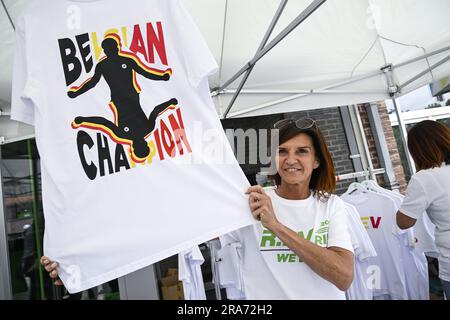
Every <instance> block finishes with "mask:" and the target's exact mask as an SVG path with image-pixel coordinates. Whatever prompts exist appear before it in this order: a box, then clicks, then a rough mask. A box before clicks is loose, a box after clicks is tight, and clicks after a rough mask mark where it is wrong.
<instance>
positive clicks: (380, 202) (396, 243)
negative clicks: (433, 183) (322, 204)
mask: <svg viewBox="0 0 450 320" xmlns="http://www.w3.org/2000/svg"><path fill="white" fill-rule="evenodd" d="M341 198H342V199H343V200H344V201H345V202H348V203H350V204H352V205H353V206H354V207H355V208H356V209H357V210H358V212H359V214H360V217H361V220H362V222H363V224H364V226H365V227H366V229H367V232H368V234H369V237H370V239H371V240H372V244H373V246H374V247H375V250H376V252H377V256H376V257H371V258H369V263H370V264H371V265H372V266H375V267H376V268H377V269H374V268H372V272H373V273H372V274H371V278H372V279H373V280H374V282H373V285H372V288H373V295H374V297H376V296H381V295H390V296H391V298H392V299H405V300H406V299H408V294H407V291H406V280H405V273H404V266H403V260H402V247H403V244H402V242H401V239H400V237H399V234H402V233H404V232H401V230H399V228H398V227H397V224H396V221H395V214H396V212H397V210H396V205H395V203H394V201H393V200H391V199H390V198H389V197H387V196H384V195H381V194H377V193H373V192H368V191H361V190H357V191H356V192H354V193H352V194H350V195H349V194H344V195H342V196H341ZM378 280H379V281H378Z"/></svg>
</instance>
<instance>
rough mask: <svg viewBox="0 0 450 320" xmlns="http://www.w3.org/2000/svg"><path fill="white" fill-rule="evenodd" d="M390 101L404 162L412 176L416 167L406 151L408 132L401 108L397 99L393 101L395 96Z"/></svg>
mask: <svg viewBox="0 0 450 320" xmlns="http://www.w3.org/2000/svg"><path fill="white" fill-rule="evenodd" d="M391 100H392V102H393V104H394V108H395V114H396V115H397V119H398V127H399V129H400V134H401V138H402V144H403V149H405V156H406V162H407V163H408V168H409V172H410V174H411V175H413V174H414V173H415V172H416V166H415V165H414V160H413V159H412V157H411V155H410V154H409V151H408V143H407V142H406V141H407V137H408V132H407V130H406V125H405V122H404V121H403V117H402V110H401V106H399V105H398V104H397V99H395V96H394V97H392V99H391Z"/></svg>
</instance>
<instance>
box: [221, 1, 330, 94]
mask: <svg viewBox="0 0 450 320" xmlns="http://www.w3.org/2000/svg"><path fill="white" fill-rule="evenodd" d="M325 2H326V0H315V1H314V2H313V3H311V4H310V5H309V6H308V8H306V9H305V10H304V11H303V12H302V13H300V14H299V15H298V16H297V18H295V20H294V21H292V22H291V23H290V24H289V25H288V26H287V27H286V28H285V29H284V30H283V31H281V32H280V33H279V34H278V36H276V37H275V38H274V39H273V40H272V41H271V42H270V43H269V44H268V45H267V46H266V47H264V49H263V50H261V51H259V52H258V53H257V54H256V56H255V57H254V58H253V59H252V60H250V61H249V62H247V64H246V65H245V66H244V67H242V68H241V69H240V70H239V71H238V72H237V73H236V74H235V75H234V76H233V77H231V79H230V80H228V81H227V82H225V84H224V85H222V86H221V87H220V88H218V89H215V90H213V91H219V92H220V91H221V90H223V89H225V88H226V87H228V86H229V85H230V84H231V83H233V82H234V81H235V80H236V79H237V78H239V77H240V76H241V75H242V74H243V73H244V72H245V71H247V70H248V69H250V68H251V67H252V66H253V65H255V63H256V62H258V61H259V59H261V58H262V57H263V56H264V55H265V54H266V53H268V52H269V51H270V50H272V49H273V48H274V47H275V46H276V45H277V44H278V43H279V42H280V41H281V40H283V39H284V38H285V37H286V36H287V35H288V34H289V33H291V31H292V30H294V29H295V28H296V27H298V25H299V24H301V23H302V22H303V21H304V20H306V18H308V17H309V16H310V15H311V14H312V13H313V12H314V11H316V10H317V9H318V8H319V7H320V6H321V5H322V4H324V3H325Z"/></svg>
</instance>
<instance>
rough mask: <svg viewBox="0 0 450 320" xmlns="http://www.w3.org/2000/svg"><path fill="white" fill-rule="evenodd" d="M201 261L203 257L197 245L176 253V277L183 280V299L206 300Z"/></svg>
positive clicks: (203, 260)
mask: <svg viewBox="0 0 450 320" xmlns="http://www.w3.org/2000/svg"><path fill="white" fill-rule="evenodd" d="M203 262H205V259H204V258H203V255H202V252H201V251H200V248H199V247H198V246H195V247H193V248H192V249H190V250H185V251H183V252H180V253H179V254H178V279H179V280H180V281H182V282H183V292H184V300H206V294H205V285H204V283H203V275H202V269H201V265H202V264H203Z"/></svg>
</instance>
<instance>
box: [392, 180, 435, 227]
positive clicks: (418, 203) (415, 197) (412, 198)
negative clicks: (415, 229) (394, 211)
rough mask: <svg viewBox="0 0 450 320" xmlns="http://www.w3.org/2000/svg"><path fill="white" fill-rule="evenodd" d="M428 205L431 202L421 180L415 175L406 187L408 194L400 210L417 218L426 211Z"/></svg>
mask: <svg viewBox="0 0 450 320" xmlns="http://www.w3.org/2000/svg"><path fill="white" fill-rule="evenodd" d="M428 206H429V202H428V199H427V196H426V193H425V190H424V188H423V187H422V184H421V183H420V181H419V180H418V179H417V178H416V177H414V176H413V177H412V178H411V180H410V181H409V184H408V187H407V188H406V196H405V198H404V199H403V203H402V205H401V206H400V209H399V211H400V212H401V213H403V214H405V215H407V216H408V217H411V218H413V219H416V220H417V219H419V217H420V215H421V214H422V213H423V212H425V211H426V209H427V208H428Z"/></svg>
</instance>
